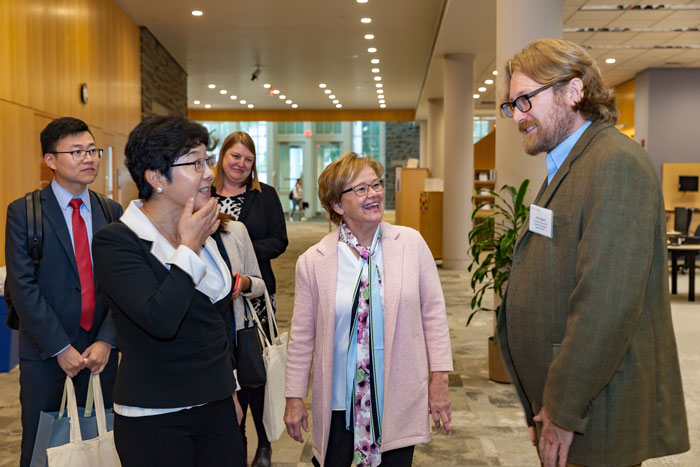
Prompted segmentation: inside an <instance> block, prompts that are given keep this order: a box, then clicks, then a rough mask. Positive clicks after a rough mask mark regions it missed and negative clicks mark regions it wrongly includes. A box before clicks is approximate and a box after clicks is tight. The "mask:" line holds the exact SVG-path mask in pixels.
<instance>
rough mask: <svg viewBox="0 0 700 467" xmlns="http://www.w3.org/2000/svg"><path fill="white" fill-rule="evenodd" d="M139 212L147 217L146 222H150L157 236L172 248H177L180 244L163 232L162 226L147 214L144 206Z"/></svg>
mask: <svg viewBox="0 0 700 467" xmlns="http://www.w3.org/2000/svg"><path fill="white" fill-rule="evenodd" d="M141 212H142V213H144V214H145V215H146V217H148V220H149V221H151V224H153V227H155V228H156V230H157V231H158V233H159V234H161V235H162V236H163V238H165V239H166V240H167V241H168V243H170V244H171V245H172V246H173V247H175V248H177V247H178V245H179V243H180V242H177V241H175V239H174V237H172V236H171V235H170V234H168V233H166V232H165V229H164V228H163V227H162V224H161V223H160V222H158V221H156V220H155V219H154V218H153V216H151V215H150V214H149V213H148V210H147V209H146V205H141Z"/></svg>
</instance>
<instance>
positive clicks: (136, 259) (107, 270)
mask: <svg viewBox="0 0 700 467" xmlns="http://www.w3.org/2000/svg"><path fill="white" fill-rule="evenodd" d="M145 244H147V242H143V241H142V240H140V239H139V238H138V237H137V236H136V235H135V234H134V233H133V232H132V231H131V230H129V228H128V227H127V226H125V225H124V224H122V223H121V222H114V223H112V224H110V225H108V226H106V227H104V228H103V229H101V230H100V231H99V232H98V233H97V235H95V238H94V239H93V248H92V254H93V259H94V261H95V274H96V276H97V280H98V282H99V284H100V288H101V290H102V291H104V293H106V294H107V296H109V298H110V299H111V300H112V301H113V302H114V304H115V305H116V306H117V307H118V308H119V310H120V311H121V312H123V313H124V314H125V315H127V316H128V317H129V318H130V319H131V320H133V321H134V322H135V323H136V324H137V325H138V326H139V327H141V328H142V329H143V330H144V331H146V332H147V333H149V334H150V335H152V336H154V337H156V338H159V339H168V338H172V337H174V336H175V334H176V333H177V330H178V329H179V327H180V324H181V323H182V320H183V319H184V317H185V315H186V314H187V311H188V310H189V309H190V306H191V303H192V299H193V298H194V293H195V288H194V284H193V283H192V279H191V278H190V276H189V275H188V274H187V273H186V272H184V271H183V270H182V269H180V268H178V267H177V266H175V265H173V266H171V268H170V270H169V271H167V273H166V277H165V279H164V280H162V281H160V280H159V279H158V277H156V274H155V272H154V269H153V268H154V267H162V268H163V269H165V267H164V266H162V265H160V263H158V264H154V263H157V260H156V259H155V258H152V259H151V258H149V256H150V255H151V254H150V244H148V245H149V246H148V248H146V247H145V246H144V245H145Z"/></svg>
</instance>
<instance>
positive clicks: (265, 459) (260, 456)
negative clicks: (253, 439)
mask: <svg viewBox="0 0 700 467" xmlns="http://www.w3.org/2000/svg"><path fill="white" fill-rule="evenodd" d="M271 458H272V448H271V447H269V446H268V447H258V449H257V451H255V457H254V458H253V463H252V464H251V467H270V465H272V460H271Z"/></svg>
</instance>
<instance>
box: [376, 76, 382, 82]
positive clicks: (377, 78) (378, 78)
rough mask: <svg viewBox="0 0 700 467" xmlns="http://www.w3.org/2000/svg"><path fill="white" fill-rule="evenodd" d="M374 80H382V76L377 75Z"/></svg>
mask: <svg viewBox="0 0 700 467" xmlns="http://www.w3.org/2000/svg"><path fill="white" fill-rule="evenodd" d="M374 80H375V81H381V80H382V77H381V76H375V77H374Z"/></svg>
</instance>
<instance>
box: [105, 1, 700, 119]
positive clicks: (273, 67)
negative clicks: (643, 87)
mask: <svg viewBox="0 0 700 467" xmlns="http://www.w3.org/2000/svg"><path fill="white" fill-rule="evenodd" d="M563 1H564V34H563V37H564V39H568V40H571V41H574V42H576V43H578V44H580V45H582V46H584V47H586V48H588V49H589V52H590V53H591V55H593V57H595V58H596V59H597V60H598V61H599V65H600V66H601V69H602V70H603V73H604V75H605V77H606V79H607V80H608V82H609V83H610V84H613V85H615V84H619V83H621V82H624V81H626V80H628V79H630V78H632V77H634V76H635V75H636V74H637V73H638V72H640V71H642V70H644V69H646V68H650V67H700V0H664V4H663V5H662V6H661V7H659V6H654V7H650V5H659V4H658V3H656V2H653V1H652V2H649V1H646V2H644V1H637V2H635V5H641V9H624V8H625V7H626V6H629V5H631V4H625V7H621V8H611V7H610V5H617V4H614V3H613V2H612V1H611V0H563ZM117 2H118V3H119V4H120V6H121V7H122V8H123V9H124V11H126V13H127V14H128V15H129V16H130V17H131V18H132V19H133V20H134V22H136V23H137V24H138V25H141V26H146V27H147V28H148V29H149V30H150V31H151V32H152V33H153V34H154V35H155V37H156V38H157V39H158V40H159V41H160V42H161V43H162V44H163V46H164V47H165V48H166V49H167V50H168V51H169V52H170V53H171V55H172V56H173V57H174V58H175V59H176V60H177V61H178V63H180V65H181V66H182V67H183V68H184V69H185V70H186V71H187V74H188V95H189V106H190V107H192V108H202V107H204V105H205V104H210V105H211V106H212V108H214V109H224V108H233V109H245V108H246V106H245V105H242V104H240V102H239V100H235V101H234V100H231V99H230V98H229V97H230V95H231V94H234V95H236V96H238V98H239V99H241V98H242V99H245V100H247V102H248V103H252V104H254V105H255V109H256V110H259V109H285V108H289V105H287V104H285V103H284V102H283V101H282V100H280V99H279V98H278V97H277V96H270V92H269V90H266V89H264V88H263V86H262V85H263V84H264V83H270V84H271V85H272V86H273V88H278V89H280V91H281V93H282V94H285V95H286V96H287V99H291V100H293V102H295V103H297V104H298V105H299V109H333V108H334V105H333V104H332V102H331V101H330V100H329V99H328V97H327V96H326V95H325V94H324V93H323V90H322V89H320V88H319V87H318V84H319V83H327V84H328V88H330V89H331V90H332V91H333V94H335V95H336V96H337V99H339V100H340V103H341V104H342V105H343V108H344V109H375V108H378V107H379V106H378V101H377V97H376V96H377V93H376V88H375V83H376V82H375V81H374V80H373V77H374V76H375V74H374V73H372V72H371V71H370V70H371V68H373V67H374V66H375V65H371V64H370V59H371V58H374V57H376V58H379V59H380V60H381V63H380V64H379V65H376V67H378V68H380V73H379V75H380V76H381V77H382V81H381V83H383V84H384V86H385V87H384V90H385V91H386V93H385V95H386V101H387V105H388V108H395V109H406V108H410V109H416V110H417V117H418V118H425V115H426V112H427V110H426V108H427V99H428V98H431V97H441V96H442V75H441V73H442V64H441V60H440V57H441V56H442V55H444V54H446V53H459V52H466V53H472V54H474V56H475V64H474V65H475V66H474V70H475V81H474V83H475V90H474V91H475V92H477V91H476V88H477V87H479V86H486V87H487V91H486V92H481V93H480V94H481V96H480V98H479V99H477V100H476V101H477V105H476V108H477V110H481V111H487V112H488V111H493V109H494V108H495V105H494V103H495V101H496V100H497V99H496V97H495V96H494V92H493V88H494V86H493V85H490V86H489V85H484V84H483V83H484V80H486V79H489V78H493V76H492V71H493V70H494V69H497V68H500V67H498V66H497V64H496V63H495V55H496V47H495V41H496V3H497V2H496V1H495V0H369V1H368V2H367V3H364V4H360V3H357V2H356V0H298V1H294V2H292V1H289V0H258V1H256V2H252V1H251V2H241V1H238V2H233V1H230V0H228V1H226V0H196V1H188V0H168V1H165V0H150V1H144V0H117ZM601 6H605V7H607V9H605V8H603V9H601ZM194 9H198V10H202V11H203V12H204V15H203V16H201V17H194V16H192V15H191V11H192V10H194ZM362 17H370V18H372V22H371V23H370V24H362V23H361V22H360V18H362ZM605 28H607V29H605ZM603 29H605V30H603ZM611 30H612V31H611ZM367 33H372V34H374V36H375V38H374V39H373V40H366V39H364V35H365V34H367ZM368 47H376V48H377V49H378V51H377V53H374V54H371V53H369V52H368V51H367V48H368ZM608 57H614V58H615V59H616V63H614V64H606V63H605V62H604V60H605V58H608ZM257 65H259V66H260V69H261V72H260V75H259V78H258V79H257V80H255V81H251V79H250V78H251V75H252V73H253V71H254V70H255V68H256V66H257ZM208 84H216V86H217V87H216V89H213V90H212V89H208V88H207V85H208ZM220 89H226V90H227V91H228V94H227V95H221V94H220V93H219V90H220ZM194 100H199V101H200V102H201V103H200V104H199V105H195V104H194V103H193V102H194Z"/></svg>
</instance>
